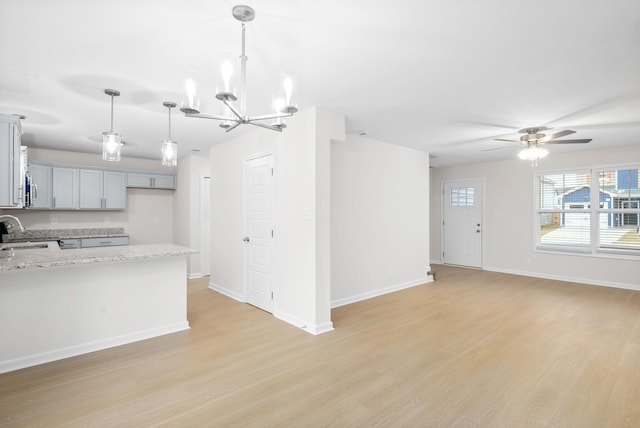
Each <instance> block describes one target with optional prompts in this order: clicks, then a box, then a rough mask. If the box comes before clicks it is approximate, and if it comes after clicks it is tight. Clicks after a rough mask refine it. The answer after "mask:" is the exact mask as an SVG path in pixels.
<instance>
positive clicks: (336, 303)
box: [331, 275, 433, 309]
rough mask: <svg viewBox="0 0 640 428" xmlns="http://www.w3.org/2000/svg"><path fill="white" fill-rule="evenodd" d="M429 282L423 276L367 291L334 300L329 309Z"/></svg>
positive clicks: (431, 278)
mask: <svg viewBox="0 0 640 428" xmlns="http://www.w3.org/2000/svg"><path fill="white" fill-rule="evenodd" d="M430 282H433V276H431V275H429V276H424V277H423V278H419V279H414V280H413V281H408V282H403V283H401V284H395V285H391V286H389V287H385V288H380V289H378V290H373V291H367V292H366V293H361V294H356V295H355V296H350V297H345V298H342V299H338V300H334V301H332V302H331V308H332V309H333V308H338V307H340V306H344V305H349V304H351V303H356V302H360V301H362V300H367V299H371V298H374V297H378V296H382V295H384V294H389V293H393V292H394V291H399V290H404V289H405V288H411V287H415V286H417V285H423V284H427V283H430Z"/></svg>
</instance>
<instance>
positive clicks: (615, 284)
mask: <svg viewBox="0 0 640 428" xmlns="http://www.w3.org/2000/svg"><path fill="white" fill-rule="evenodd" d="M484 270H486V271H490V272H500V273H508V274H510V275H520V276H529V277H533V278H542V279H552V280H555V281H565V282H575V283H578V284H586V285H595V286H598V287H611V288H622V289H625V290H635V291H640V285H638V284H626V283H623V282H611V281H600V280H596V279H591V278H578V277H574V276H565V275H550V274H545V273H539V272H527V271H521V270H516V269H504V268H499V267H493V266H485V267H484Z"/></svg>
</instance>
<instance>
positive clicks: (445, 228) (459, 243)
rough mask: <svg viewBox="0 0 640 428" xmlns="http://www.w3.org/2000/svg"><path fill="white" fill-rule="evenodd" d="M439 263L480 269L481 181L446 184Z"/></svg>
mask: <svg viewBox="0 0 640 428" xmlns="http://www.w3.org/2000/svg"><path fill="white" fill-rule="evenodd" d="M442 205H443V209H442V214H443V215H442V218H443V224H442V250H443V251H442V252H443V254H442V260H443V262H444V263H446V264H453V265H459V266H469V267H475V268H480V267H482V226H483V223H482V181H481V180H465V181H447V182H444V183H443V195H442Z"/></svg>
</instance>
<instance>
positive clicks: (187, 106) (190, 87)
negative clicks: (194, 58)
mask: <svg viewBox="0 0 640 428" xmlns="http://www.w3.org/2000/svg"><path fill="white" fill-rule="evenodd" d="M185 89H186V92H187V99H186V102H185V100H183V101H182V105H181V107H180V111H182V112H183V113H185V114H198V113H200V99H199V98H198V97H197V92H196V82H195V80H194V79H193V77H188V78H187V81H186V83H185Z"/></svg>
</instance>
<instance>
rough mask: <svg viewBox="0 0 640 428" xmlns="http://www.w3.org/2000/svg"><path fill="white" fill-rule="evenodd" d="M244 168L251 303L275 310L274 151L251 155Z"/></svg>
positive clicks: (247, 280) (246, 276)
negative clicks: (257, 155)
mask: <svg viewBox="0 0 640 428" xmlns="http://www.w3.org/2000/svg"><path fill="white" fill-rule="evenodd" d="M244 172H245V176H244V203H245V205H244V219H245V222H244V224H245V236H244V238H243V240H244V246H245V250H244V266H245V274H244V282H245V292H246V300H247V303H249V304H251V305H254V306H257V307H258V308H260V309H263V310H265V311H267V312H273V263H274V257H273V254H274V231H273V228H274V205H275V204H274V184H273V181H274V180H273V155H272V154H267V155H262V156H259V157H253V158H250V159H248V160H247V161H246V162H245V168H244Z"/></svg>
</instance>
